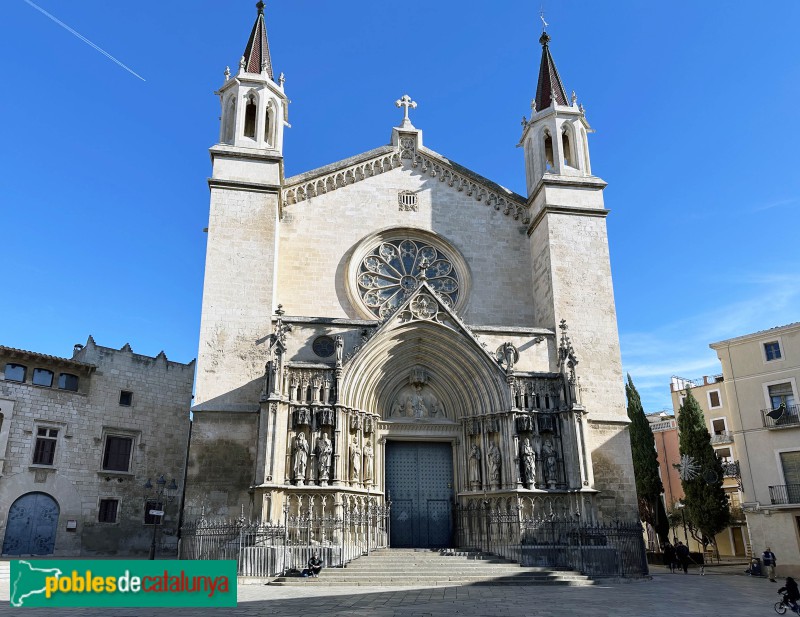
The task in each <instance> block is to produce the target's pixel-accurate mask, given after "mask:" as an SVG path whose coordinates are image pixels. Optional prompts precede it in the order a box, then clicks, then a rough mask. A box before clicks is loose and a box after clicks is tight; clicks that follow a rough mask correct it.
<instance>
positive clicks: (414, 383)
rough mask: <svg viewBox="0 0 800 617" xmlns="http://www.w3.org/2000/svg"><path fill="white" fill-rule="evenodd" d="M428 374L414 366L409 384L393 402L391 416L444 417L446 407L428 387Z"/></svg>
mask: <svg viewBox="0 0 800 617" xmlns="http://www.w3.org/2000/svg"><path fill="white" fill-rule="evenodd" d="M427 383H428V374H427V372H426V371H425V369H423V368H422V367H419V366H417V367H414V368H413V369H411V372H410V373H409V376H408V385H407V386H405V387H403V388H402V389H401V390H400V392H399V393H398V394H397V396H396V397H395V400H394V402H393V403H392V406H391V409H390V412H389V417H392V418H413V419H416V420H418V419H420V418H444V417H446V415H445V411H444V407H443V406H442V404H441V403H440V402H439V399H438V398H437V397H436V395H435V394H434V393H433V392H431V390H430V388H426V385H427Z"/></svg>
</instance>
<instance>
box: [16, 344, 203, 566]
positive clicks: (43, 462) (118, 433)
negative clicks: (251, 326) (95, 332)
mask: <svg viewBox="0 0 800 617" xmlns="http://www.w3.org/2000/svg"><path fill="white" fill-rule="evenodd" d="M193 380H194V361H192V362H190V363H189V364H181V363H180V362H172V361H170V360H168V359H167V357H166V356H165V355H164V353H163V352H161V353H160V354H159V355H158V356H156V357H155V358H151V357H149V356H143V355H140V354H136V353H133V351H132V350H131V348H130V346H128V345H125V346H124V347H123V348H122V349H120V350H116V349H110V348H108V347H102V346H100V345H97V344H95V342H94V340H93V339H92V337H89V340H88V342H87V343H86V345H85V346H84V345H76V346H75V350H74V353H73V355H72V357H71V358H59V357H54V356H49V355H45V354H41V353H36V352H32V351H24V350H21V349H13V348H10V347H2V346H0V537H2V538H3V549H2V552H3V554H4V555H29V554H34V555H48V554H56V555H75V556H77V555H82V556H91V555H137V554H147V552H148V550H149V548H150V544H151V538H152V532H153V526H152V524H153V521H154V517H152V516H149V514H147V513H148V512H149V511H150V510H151V509H153V508H157V509H163V510H165V516H164V519H163V532H164V533H163V535H162V538H163V539H164V540H163V544H164V547H163V548H164V552H167V553H169V552H173V551H174V548H175V544H176V534H175V532H176V531H177V526H178V518H179V512H180V506H181V494H180V491H178V496H177V498H176V500H175V501H174V502H173V503H171V504H170V503H163V504H158V503H148V502H147V499H146V491H145V490H144V488H143V485H144V484H145V482H146V481H147V479H148V478H152V480H153V482H156V479H157V478H158V477H159V476H160V475H161V474H163V475H164V476H165V478H166V480H167V481H168V482H169V481H171V480H172V479H173V478H175V479H176V482H177V484H178V485H180V486H183V473H184V469H185V460H186V450H187V444H188V437H189V407H190V404H191V397H192V382H193Z"/></svg>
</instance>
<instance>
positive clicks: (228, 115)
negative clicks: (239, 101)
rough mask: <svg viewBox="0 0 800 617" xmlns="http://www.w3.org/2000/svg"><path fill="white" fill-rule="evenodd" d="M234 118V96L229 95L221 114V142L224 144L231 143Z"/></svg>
mask: <svg viewBox="0 0 800 617" xmlns="http://www.w3.org/2000/svg"><path fill="white" fill-rule="evenodd" d="M235 118H236V98H235V97H230V98H229V99H228V101H227V103H226V105H225V109H224V110H223V115H222V123H223V124H222V126H223V130H222V142H223V143H226V144H232V143H233V133H234V130H233V123H234V119H235Z"/></svg>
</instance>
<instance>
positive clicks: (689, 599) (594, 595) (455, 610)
mask: <svg viewBox="0 0 800 617" xmlns="http://www.w3.org/2000/svg"><path fill="white" fill-rule="evenodd" d="M743 569H744V566H731V567H727V568H715V569H712V568H709V572H708V573H707V574H706V575H705V576H699V574H698V573H697V572H690V573H689V574H688V575H684V574H682V573H681V574H670V573H669V572H665V570H664V568H661V567H658V566H656V567H654V568H653V577H652V580H648V581H638V582H631V583H621V584H617V583H615V584H603V583H598V584H597V585H595V586H592V587H513V586H512V587H500V586H484V585H480V586H463V587H434V588H430V587H428V588H420V587H403V588H397V587H393V588H387V587H323V586H320V585H318V584H317V583H316V582H315V581H313V580H310V581H309V584H308V585H307V586H303V587H277V586H269V585H241V586H240V587H239V606H238V607H237V608H230V609H189V608H187V609H136V608H129V609H114V612H113V615H115V616H119V617H145V616H150V615H163V616H169V617H190V616H194V615H206V614H208V615H240V616H247V617H251V616H252V617H255V616H261V615H265V616H266V615H269V616H278V617H294V616H298V617H299V616H302V617H323V616H324V617H334V616H339V615H341V616H347V617H360V616H364V617H367V616H376V617H440V616H441V617H445V616H452V615H463V616H472V615H475V616H481V617H523V616H524V617H531V616H533V617H535V616H537V615H543V616H544V615H586V616H597V617H607V616H612V615H614V616H620V617H638V616H641V615H647V616H648V617H677V616H684V615H725V616H726V617H757V616H758V615H764V616H769V615H774V614H775V613H774V612H773V610H772V605H773V604H774V602H775V601H776V600H778V594H777V593H776V589H777V587H778V586H779V585H777V584H775V583H770V582H769V581H767V580H766V579H764V578H751V577H749V576H745V575H744V574H743V573H742V570H743ZM323 576H324V574H323ZM8 585H9V581H8V571H7V570H5V571H4V572H2V576H0V599H2V601H3V604H2V606H1V607H0V615H6V614H11V613H12V611H13V612H14V614H20V613H24V614H25V615H28V616H29V617H37V616H40V615H48V616H52V615H56V614H58V615H59V617H60V616H61V615H63V616H65V617H69V616H75V617H78V616H81V617H82V616H92V617H95V616H96V617H101V616H105V615H108V614H109V609H58V610H53V609H47V610H45V609H11V608H9V605H8V593H9V589H8Z"/></svg>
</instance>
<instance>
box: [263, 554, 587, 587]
mask: <svg viewBox="0 0 800 617" xmlns="http://www.w3.org/2000/svg"><path fill="white" fill-rule="evenodd" d="M271 584H273V585H323V586H325V585H329V586H343V587H344V586H375V587H379V586H387V587H400V586H432V587H433V586H437V587H438V586H457V585H571V586H585V585H592V584H593V583H592V580H591V579H590V578H589V577H587V576H584V575H582V574H579V573H577V572H573V571H570V570H554V569H549V568H529V567H521V566H520V565H519V564H517V563H514V562H512V561H508V560H505V559H502V558H500V557H497V556H494V555H489V554H486V553H479V552H469V551H458V550H455V549H443V550H431V549H381V550H376V551H374V552H372V553H370V554H369V556H366V557H361V558H359V559H356V560H355V561H352V562H350V564H348V566H347V567H346V568H324V569H323V570H322V573H321V574H320V576H319V577H318V578H305V577H301V576H280V577H278V578H276V579H275V580H274V581H272V583H271Z"/></svg>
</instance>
